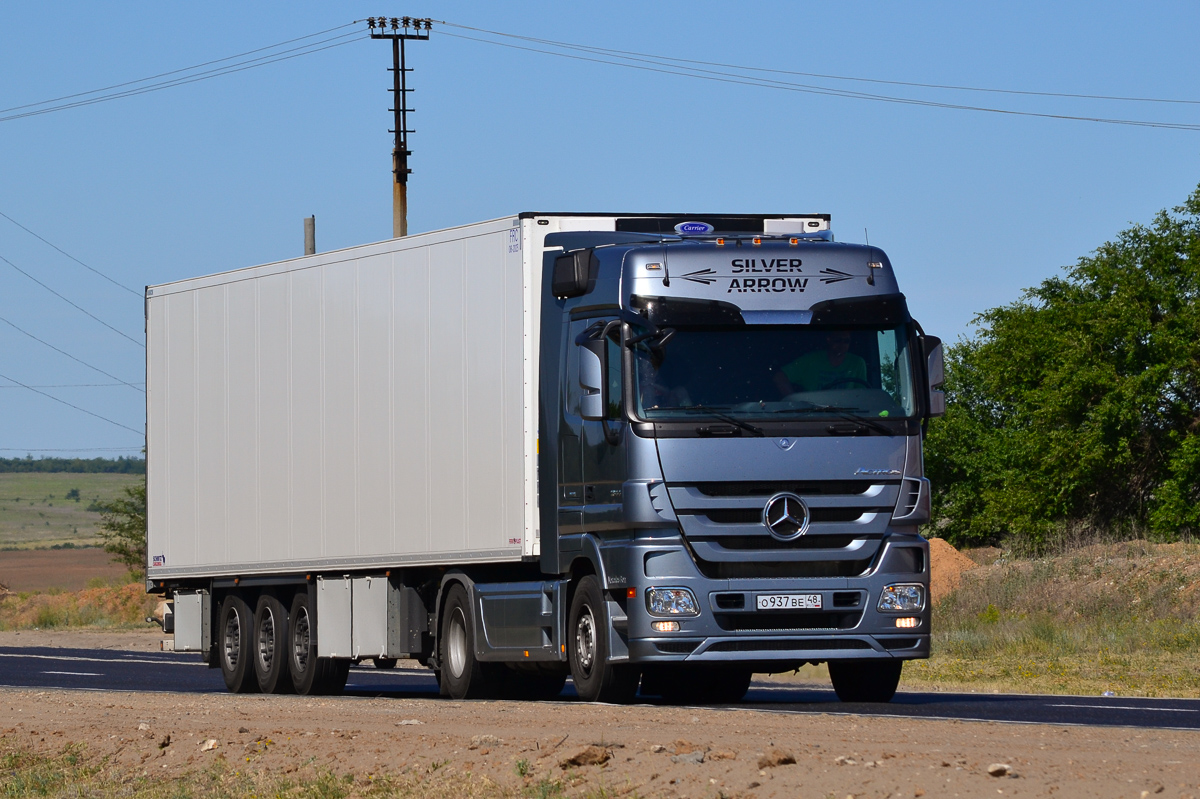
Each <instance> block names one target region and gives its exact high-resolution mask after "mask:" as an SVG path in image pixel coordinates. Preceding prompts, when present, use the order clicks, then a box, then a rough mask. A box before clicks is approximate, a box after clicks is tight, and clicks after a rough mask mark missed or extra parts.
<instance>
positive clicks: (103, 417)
mask: <svg viewBox="0 0 1200 799" xmlns="http://www.w3.org/2000/svg"><path fill="white" fill-rule="evenodd" d="M0 378H2V379H4V380H7V381H8V382H10V383H16V384H17V385H18V386H20V387H21V388H27V389H29V390H30V391H32V392H33V393H35V394H41V395H42V396H43V397H49V398H50V399H52V400H54V401H55V402H59V403H62V404H63V405H66V406H67V407H68V408H74V409H75V410H77V411H82V412H83V413H86V414H87V415H88V416H94V417H96V418H97V419H100V420H101V421H104V422H108V423H109V424H115V425H116V426H117V427H123V428H125V429H126V430H128V431H129V432H131V433H137V434H138V435H139V436H141V435H145V434H146V433H145V431H144V430H134V429H133V428H132V427H130V426H129V425H125V424H121V423H120V422H114V421H113V420H112V419H109V418H108V417H107V416H101V415H100V414H98V413H92V412H91V411H89V410H88V409H87V408H80V407H79V406H78V405H74V404H72V403H70V402H67V401H66V400H62V399H59V398H58V397H56V396H54V395H53V394H47V393H46V392H45V391H41V390H40V389H36V388H34V387H33V386H27V385H25V384H24V383H22V382H21V381H20V380H13V379H12V378H11V377H9V376H7V375H2V374H0Z"/></svg>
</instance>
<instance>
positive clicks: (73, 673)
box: [42, 671, 104, 677]
mask: <svg viewBox="0 0 1200 799" xmlns="http://www.w3.org/2000/svg"><path fill="white" fill-rule="evenodd" d="M42 674H69V675H71V676H72V677H103V676H104V675H103V674H101V673H100V672H98V671H43V672H42Z"/></svg>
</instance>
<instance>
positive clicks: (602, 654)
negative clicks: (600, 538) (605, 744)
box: [567, 574, 642, 704]
mask: <svg viewBox="0 0 1200 799" xmlns="http://www.w3.org/2000/svg"><path fill="white" fill-rule="evenodd" d="M608 651H609V645H608V605H607V601H606V600H605V598H604V592H603V591H601V590H600V581H599V580H597V579H596V577H595V575H591V574H589V575H587V576H586V577H584V578H583V579H581V580H580V581H579V586H578V587H577V588H576V589H575V596H574V598H572V600H571V615H570V617H569V620H568V624H567V658H568V660H569V661H570V664H571V678H572V679H573V680H574V681H575V692H576V693H577V694H579V698H580V699H582V700H583V701H585V702H612V703H615V704H623V703H627V702H632V701H633V698H634V696H636V695H637V689H638V682H639V681H640V680H641V677H642V674H641V671H639V670H638V668H637V667H636V666H630V665H627V664H612V663H609V662H608Z"/></svg>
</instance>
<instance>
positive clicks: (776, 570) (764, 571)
mask: <svg viewBox="0 0 1200 799" xmlns="http://www.w3.org/2000/svg"><path fill="white" fill-rule="evenodd" d="M870 565H871V559H870V558H867V559H866V560H824V561H796V562H786V561H785V562H764V563H741V562H738V561H714V560H701V559H699V558H697V560H696V567H697V568H699V569H700V573H701V574H703V575H704V576H705V577H707V578H709V579H710V580H756V579H762V578H765V579H778V580H786V579H797V578H801V577H857V576H858V575H860V574H862V573H863V572H864V571H866V570H867V567H868V566H870Z"/></svg>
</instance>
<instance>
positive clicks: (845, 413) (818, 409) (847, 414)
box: [767, 405, 896, 436]
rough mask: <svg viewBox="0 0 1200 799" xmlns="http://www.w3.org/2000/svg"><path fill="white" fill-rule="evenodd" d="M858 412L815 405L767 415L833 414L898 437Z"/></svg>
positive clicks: (838, 407) (851, 409)
mask: <svg viewBox="0 0 1200 799" xmlns="http://www.w3.org/2000/svg"><path fill="white" fill-rule="evenodd" d="M857 410H861V409H860V408H847V407H843V406H841V405H813V406H812V407H809V408H777V409H775V410H773V411H767V413H831V414H833V415H834V416H836V417H837V418H839V419H843V420H845V421H847V422H855V423H856V424H861V425H865V426H867V427H869V428H871V429H872V430H875V431H876V432H879V433H883V434H884V435H887V436H894V435H896V432H895V431H894V430H892V429H890V428H888V427H887V426H885V425H883V424H880V423H879V421H878V420H876V419H872V418H871V417H869V416H860V415H859V414H857V413H854V411H857Z"/></svg>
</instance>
